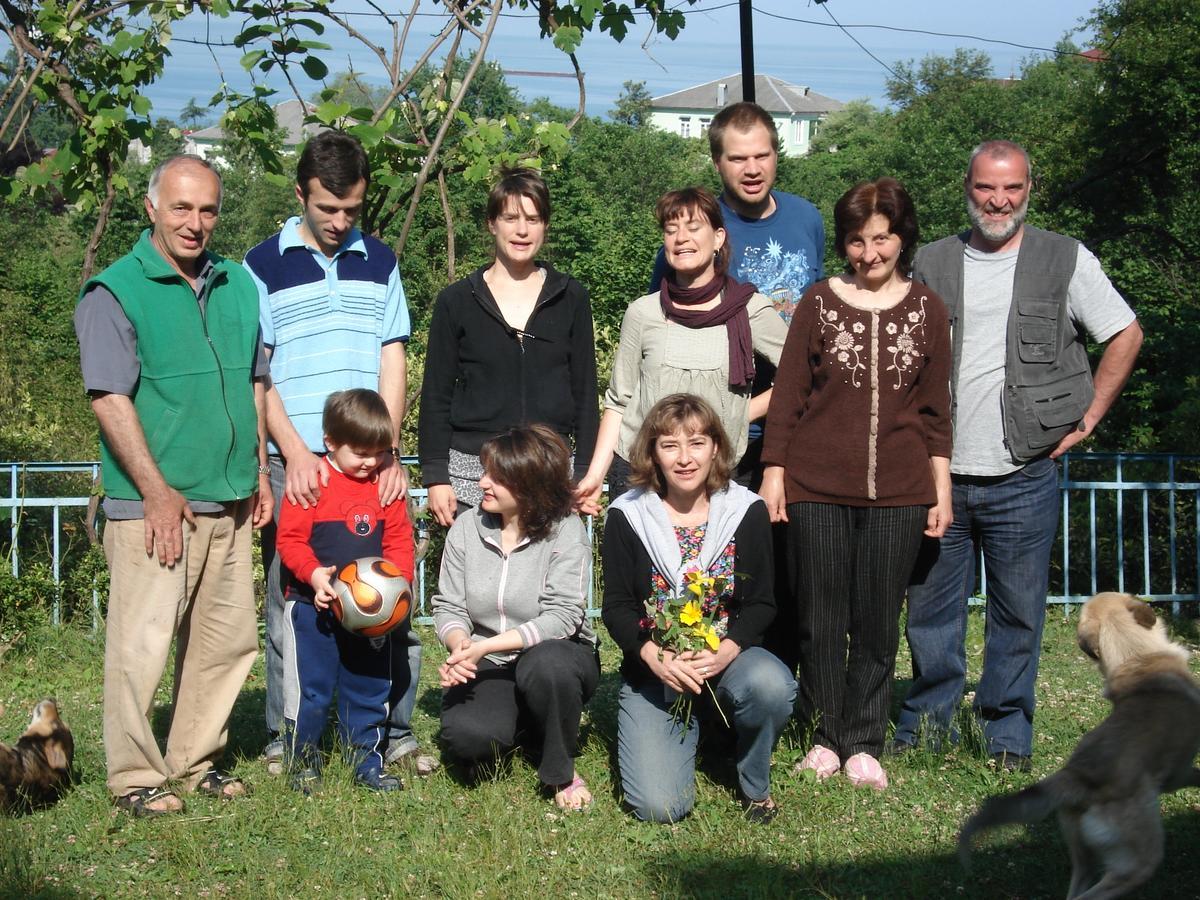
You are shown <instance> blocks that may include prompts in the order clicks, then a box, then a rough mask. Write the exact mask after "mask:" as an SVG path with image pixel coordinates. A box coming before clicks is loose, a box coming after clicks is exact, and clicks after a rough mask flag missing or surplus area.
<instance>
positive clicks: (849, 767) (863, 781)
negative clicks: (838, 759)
mask: <svg viewBox="0 0 1200 900" xmlns="http://www.w3.org/2000/svg"><path fill="white" fill-rule="evenodd" d="M842 771H843V772H845V773H846V777H847V778H848V779H850V783H851V784H853V785H855V786H856V787H869V788H875V790H877V791H882V790H886V789H887V786H888V777H887V772H885V771H883V766H881V765H880V764H879V760H877V759H876V758H875V757H873V756H872V755H871V754H870V753H855V754H854V755H853V756H852V757H850V758H849V759H848V760H846V765H845V766H844V767H843V768H842Z"/></svg>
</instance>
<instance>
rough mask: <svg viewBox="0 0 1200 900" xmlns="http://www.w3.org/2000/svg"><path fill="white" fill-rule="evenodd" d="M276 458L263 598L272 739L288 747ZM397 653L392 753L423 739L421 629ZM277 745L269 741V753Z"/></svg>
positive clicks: (397, 640) (404, 638)
mask: <svg viewBox="0 0 1200 900" xmlns="http://www.w3.org/2000/svg"><path fill="white" fill-rule="evenodd" d="M269 462H270V464H271V493H272V494H274V495H275V515H274V517H273V518H272V519H271V524H270V525H268V526H267V527H266V528H264V529H263V530H262V557H263V570H264V572H265V573H266V579H267V596H266V599H265V601H264V603H263V606H265V607H266V619H267V639H266V646H265V647H264V652H263V656H264V657H265V667H266V672H267V704H266V719H267V742H268V745H271V744H275V745H277V746H278V748H279V750H280V751H282V744H281V743H280V741H281V736H282V734H283V678H284V675H283V647H284V629H285V628H286V627H287V624H286V617H285V616H284V612H283V592H284V590H283V589H284V587H285V586H286V585H285V584H284V582H285V581H286V579H287V578H288V574H287V572H286V571H283V568H282V566H281V565H280V562H279V554H278V553H276V552H275V535H276V528H277V526H278V523H279V510H280V509H281V508H282V507H283V504H284V502H285V501H284V496H283V492H284V486H285V482H284V476H285V470H284V465H283V460H282V459H281V458H280V457H278V456H271V457H269ZM388 643H389V645H390V646H391V648H392V649H391V654H392V686H393V687H392V692H391V695H390V696H389V698H388V703H389V706H390V710H389V712H388V735H387V742H388V749H387V755H388V756H389V757H393V756H394V754H395V753H396V752H397V751H396V747H402V748H404V749H403V750H402V751H400V752H402V753H409V752H412V751H413V750H416V749H417V739H416V738H415V737H414V736H413V733H412V725H411V722H412V714H413V709H414V707H415V706H416V704H417V679H418V676H419V675H420V673H421V639H420V637H418V636H417V633H416V632H415V631H412V630H408V629H406V630H405V632H400V631H397V632H396V633H395V634H393V635H392V640H391V641H389V642H388ZM271 749H272V748H271V747H270V746H268V751H269V752H268V755H270V751H271Z"/></svg>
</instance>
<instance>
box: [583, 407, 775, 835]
mask: <svg viewBox="0 0 1200 900" xmlns="http://www.w3.org/2000/svg"><path fill="white" fill-rule="evenodd" d="M730 451H731V448H730V445H729V440H728V438H727V437H726V435H725V430H724V429H723V428H722V427H721V422H720V419H718V417H717V415H716V413H715V412H714V411H713V409H712V407H711V406H709V404H707V403H705V402H704V401H703V400H702V399H700V398H699V397H695V396H692V395H689V394H672V395H671V396H668V397H664V398H663V399H662V400H661V401H659V402H658V403H656V404H655V405H654V406H653V407H652V408H651V409H650V410H649V411H648V412H647V414H646V416H645V419H644V421H643V422H642V426H641V429H640V430H639V432H638V434H637V435H636V437H635V440H634V442H633V444H632V446H631V448H630V457H629V463H630V479H629V480H630V483H631V484H633V485H634V489H633V490H631V491H629V492H627V493H625V494H623V495H622V496H621V497H619V498H618V499H617V500H615V501H614V502H613V504H612V505H611V506H610V507H609V509H608V517H607V522H606V524H605V529H604V606H603V609H602V615H603V617H604V624H605V626H606V627H607V628H608V631H609V634H611V635H612V637H613V640H614V641H616V643H617V646H619V647H620V648H621V650H622V652H623V653H624V661H623V662H622V664H621V689H620V693H619V695H618V706H617V762H618V765H619V767H620V772H621V787H622V789H623V791H624V794H625V800H626V802H628V804H629V805H630V806H631V807H632V808H633V811H634V814H635V815H636V816H637V817H638V818H639V819H643V820H647V821H652V822H677V821H679V819H681V818H683V817H684V816H686V815H687V814H688V813H689V812H690V811H691V809H692V807H693V805H694V804H695V801H696V779H695V765H696V747H697V744H698V742H699V730H700V728H701V727H707V726H711V725H715V724H717V723H718V721H719V720H718V710H717V708H714V707H713V706H712V701H713V700H715V702H716V703H717V704H719V711H720V715H721V716H724V718H725V719H726V721H727V722H728V723H729V725H730V726H731V727H732V729H733V732H734V736H735V738H736V742H737V744H736V752H735V760H736V764H737V775H738V785H739V787H740V789H741V802H742V806H743V809H744V810H745V812H746V818H748V819H749V820H750V821H752V822H759V823H767V822H770V821H771V820H772V819H773V818H775V815H776V813H777V812H778V807H777V806H776V805H775V801H774V800H772V799H771V790H770V774H771V751H772V750H773V749H774V747H775V742H776V740H777V739H778V737H779V732H780V730H781V729H782V728H783V726H784V724H785V723H786V722H787V720H788V717H789V716H790V715H791V712H792V703H793V701H794V700H795V698H796V682H795V679H793V678H792V675H791V673H790V672H788V670H787V668H786V667H785V666H784V664H783V663H781V662H780V661H779V660H778V659H776V658H775V657H774V656H772V655H771V654H770V653H768V652H767V651H766V650H764V649H763V648H762V647H761V646H759V645H760V644H761V643H762V637H763V633H764V632H765V631H766V630H767V627H768V626H769V625H770V624H771V621H772V619H774V617H775V597H774V592H773V590H772V588H773V582H774V564H773V560H772V554H771V527H770V522H769V518H768V516H767V508H766V506H765V505H764V504H763V503H762V502H761V500H760V498H759V497H758V496H757V495H756V494H754V493H752V492H751V491H749V490H747V489H746V488H744V487H742V486H741V485H739V484H736V483H733V482H730V480H729V473H730V470H731V469H732V466H733V454H732V452H730ZM697 575H699V578H700V579H705V578H712V579H714V582H715V586H714V587H712V588H711V589H709V590H708V591H707V593H706V594H705V596H704V597H703V598H702V599H701V600H700V601H699V602H700V605H701V609H702V611H703V613H704V615H706V616H712V619H711V626H712V628H713V630H714V631H715V634H714V635H713V637H714V638H715V639H718V641H719V642H716V641H714V642H716V649H715V650H714V649H711V644H710V645H709V647H706V649H704V650H701V651H698V652H684V653H674V652H672V651H671V650H670V649H669V648H666V647H662V646H659V645H658V644H656V643H655V641H654V640H653V631H652V622H651V618H650V616H651V611H652V610H653V609H654V608H658V609H662V607H663V606H664V604H666V602H667V601H668V600H671V599H672V598H675V597H679V596H680V595H682V594H683V593H684V591H685V590H687V588H686V586H685V582H686V583H692V582H695V581H697V580H699V579H697ZM680 696H684V697H693V698H695V699H694V700H693V705H694V709H695V713H694V714H693V715H690V716H680V715H679V714H678V710H675V709H673V707H674V704H675V701H676V699H677V698H678V697H680Z"/></svg>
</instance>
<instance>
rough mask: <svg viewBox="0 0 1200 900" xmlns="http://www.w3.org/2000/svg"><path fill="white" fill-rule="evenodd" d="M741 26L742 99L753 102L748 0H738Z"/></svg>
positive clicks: (752, 33)
mask: <svg viewBox="0 0 1200 900" xmlns="http://www.w3.org/2000/svg"><path fill="white" fill-rule="evenodd" d="M738 5H739V7H740V9H739V10H738V12H739V14H740V15H739V19H740V20H741V26H742V99H743V100H745V101H747V102H748V103H753V102H754V16H753V13H754V10H753V8H752V7H751V3H750V0H739V4H738Z"/></svg>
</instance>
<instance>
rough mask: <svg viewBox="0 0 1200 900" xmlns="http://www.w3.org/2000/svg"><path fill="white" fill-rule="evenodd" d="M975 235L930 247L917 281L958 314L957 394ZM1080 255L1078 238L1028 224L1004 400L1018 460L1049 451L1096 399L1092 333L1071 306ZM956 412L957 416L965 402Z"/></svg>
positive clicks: (1016, 279)
mask: <svg viewBox="0 0 1200 900" xmlns="http://www.w3.org/2000/svg"><path fill="white" fill-rule="evenodd" d="M969 237H970V232H969V231H968V232H963V233H962V234H956V235H951V236H950V237H947V238H943V239H942V240H940V241H937V242H936V243H933V244H930V245H929V246H927V247H922V248H921V249H920V250H919V251H918V252H917V257H916V260H915V261H914V263H913V278H915V279H916V280H917V281H923V282H924V283H925V284H927V285H929V286H930V287H931V288H933V290H934V291H935V292H936V293H938V294H940V295H941V297H942V299H943V300H944V301H945V302H946V307H947V309H948V311H949V313H950V329H951V331H950V333H951V335H952V343H953V346H954V364H953V365H954V368H953V371H952V374H951V376H950V386H951V394H952V395H953V394H954V389H955V387H956V386H957V384H958V365H959V362H960V360H961V359H962V335H963V321H964V319H963V316H964V309H963V249H964V247H965V246H966V243H967V239H968V238H969ZM1078 253H1079V244H1078V242H1077V241H1076V240H1075V239H1074V238H1069V237H1065V236H1063V235H1061V234H1055V233H1053V232H1051V231H1043V230H1042V229H1040V228H1033V227H1031V226H1029V225H1026V226H1025V233H1024V235H1023V236H1022V238H1021V249H1020V250H1019V251H1018V252H1017V269H1016V273H1015V274H1014V276H1013V299H1012V306H1011V307H1009V313H1008V334H1007V342H1006V357H1005V363H1004V394H1003V396H1002V397H1001V410H1002V413H1003V417H1004V443H1005V446H1006V448H1007V449H1008V452H1009V455H1010V456H1011V457H1012V460H1013V462H1014V463H1027V462H1030V461H1032V460H1035V459H1038V458H1039V457H1042V456H1045V455H1046V454H1047V453H1049V452H1050V451H1051V450H1052V449H1054V446H1055V445H1056V444H1057V443H1058V442H1059V441H1060V440H1062V438H1063V437H1064V436H1065V435H1066V434H1067V433H1068V432H1070V431H1071V430H1072V429H1074V428H1075V427H1076V426H1077V425H1078V423H1079V421H1080V420H1081V419H1082V418H1083V414H1084V412H1086V411H1087V408H1088V406H1090V405H1091V402H1092V394H1093V389H1092V369H1091V365H1090V363H1089V362H1088V356H1087V348H1086V347H1085V345H1084V335H1083V333H1082V332H1081V331H1080V330H1079V328H1077V327H1076V325H1075V323H1074V322H1072V321H1071V316H1070V310H1069V308H1068V305H1067V287H1068V285H1069V284H1070V283H1071V276H1072V275H1073V274H1074V272H1075V260H1076V257H1077V256H1078ZM952 412H953V414H954V416H955V418H956V419H957V400H955V401H954V403H953V405H952ZM956 427H957V425H956Z"/></svg>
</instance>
